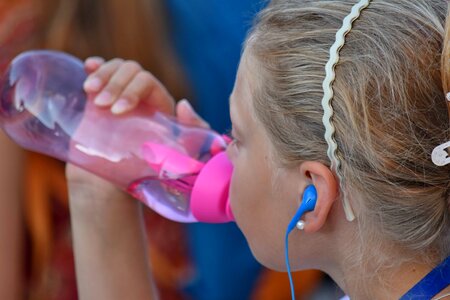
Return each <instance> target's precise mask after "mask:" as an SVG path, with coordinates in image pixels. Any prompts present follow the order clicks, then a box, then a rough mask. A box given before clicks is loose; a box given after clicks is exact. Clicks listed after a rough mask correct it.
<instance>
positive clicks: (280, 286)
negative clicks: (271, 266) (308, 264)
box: [252, 270, 323, 300]
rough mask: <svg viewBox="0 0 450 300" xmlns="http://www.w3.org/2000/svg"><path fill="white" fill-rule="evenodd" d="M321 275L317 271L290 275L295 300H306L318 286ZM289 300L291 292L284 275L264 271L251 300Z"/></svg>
mask: <svg viewBox="0 0 450 300" xmlns="http://www.w3.org/2000/svg"><path fill="white" fill-rule="evenodd" d="M322 278H323V273H322V272H320V271H317V270H308V271H301V272H295V273H292V280H293V282H294V286H295V296H296V299H297V300H302V299H307V297H308V295H310V294H311V293H312V292H313V291H314V290H315V289H316V288H317V286H318V285H319V283H320V281H321V280H322ZM273 299H278V300H290V299H291V290H290V286H289V279H288V275H287V274H286V273H281V272H275V271H271V270H265V271H264V272H263V274H262V275H261V277H260V279H259V282H258V284H257V286H256V290H255V293H254V294H253V297H252V300H273Z"/></svg>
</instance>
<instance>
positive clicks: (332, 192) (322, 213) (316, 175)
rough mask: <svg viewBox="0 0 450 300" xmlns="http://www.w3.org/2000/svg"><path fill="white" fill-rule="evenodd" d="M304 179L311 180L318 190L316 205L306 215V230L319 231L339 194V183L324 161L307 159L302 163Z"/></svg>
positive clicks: (309, 231) (301, 169) (307, 231)
mask: <svg viewBox="0 0 450 300" xmlns="http://www.w3.org/2000/svg"><path fill="white" fill-rule="evenodd" d="M300 171H301V172H302V174H303V176H304V179H305V180H308V181H309V182H311V183H312V184H313V185H314V186H315V188H316V190H317V201H316V207H315V209H314V210H313V211H311V212H307V213H305V215H304V218H303V219H304V221H305V227H304V232H306V233H312V232H317V231H319V230H320V229H321V228H322V227H323V225H324V224H325V222H326V220H327V219H328V216H329V213H330V211H331V207H332V206H333V204H334V201H335V200H336V198H337V196H338V183H337V181H336V178H335V177H334V175H333V173H332V172H331V170H330V169H329V168H328V167H327V166H325V165H324V164H322V163H319V162H315V161H307V162H304V163H302V164H301V166H300Z"/></svg>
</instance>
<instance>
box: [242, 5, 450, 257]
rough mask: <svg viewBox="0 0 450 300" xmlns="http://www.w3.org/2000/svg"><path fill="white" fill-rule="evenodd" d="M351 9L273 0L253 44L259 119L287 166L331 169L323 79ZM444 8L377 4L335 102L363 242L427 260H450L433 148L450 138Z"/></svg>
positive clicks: (357, 37)
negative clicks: (382, 244)
mask: <svg viewBox="0 0 450 300" xmlns="http://www.w3.org/2000/svg"><path fill="white" fill-rule="evenodd" d="M355 2H356V1H355V0H351V1H326V0H324V1H317V0H314V1H308V0H281V1H280V0H278V1H272V3H271V4H270V5H269V6H268V7H267V8H266V9H265V10H264V11H262V12H261V14H260V15H259V18H258V21H257V24H256V25H255V27H254V29H253V31H252V33H251V34H250V37H249V39H248V41H247V47H248V49H249V53H250V56H251V57H252V58H254V60H256V62H257V64H258V66H257V67H258V71H259V72H258V75H257V76H258V78H259V80H258V81H259V82H260V84H258V86H257V87H256V88H255V90H254V91H253V95H254V99H253V100H254V107H255V111H256V115H257V117H258V119H259V120H260V121H261V122H262V123H263V124H264V125H265V128H266V130H267V132H268V134H269V136H270V137H271V140H272V142H273V144H274V146H275V149H276V154H277V158H278V159H279V162H280V163H281V164H283V165H285V166H293V165H296V164H298V163H300V162H302V161H305V160H313V161H320V162H323V163H324V164H327V165H329V160H328V158H327V154H326V152H327V144H326V141H325V139H324V132H325V129H324V126H323V124H322V115H323V109H322V107H321V99H322V96H323V89H322V82H323V80H324V77H325V64H326V62H327V61H328V57H329V49H330V47H331V45H332V44H333V42H334V40H335V34H336V31H337V30H338V29H339V28H340V27H341V25H342V20H343V19H344V18H345V17H346V16H347V15H348V13H349V12H350V10H351V7H352V6H353V5H354V4H355ZM447 11H448V4H447V1H446V0H436V1H428V0H416V1H410V0H374V1H372V3H371V4H370V6H369V8H367V9H365V10H364V11H363V12H362V14H361V17H360V18H359V19H358V20H356V21H355V23H354V26H353V29H352V31H351V32H350V33H349V34H348V36H347V38H346V43H345V45H344V47H343V48H342V50H341V53H340V55H341V60H340V62H339V64H338V65H337V67H336V80H335V82H334V92H335V94H334V98H333V100H332V106H333V108H334V111H335V114H334V116H333V123H334V126H335V127H336V133H335V138H336V141H337V144H338V153H337V154H338V155H339V156H340V158H341V163H342V165H341V168H342V173H343V176H344V178H345V182H344V184H345V187H346V190H348V191H349V193H350V196H351V199H350V201H351V202H352V205H353V206H354V207H357V208H358V209H357V222H358V223H359V226H360V231H361V232H360V235H361V236H363V237H366V238H367V237H370V239H375V240H377V238H378V239H379V240H380V241H386V242H387V243H388V244H389V245H394V246H395V248H396V249H401V250H402V251H403V250H405V252H404V253H405V256H406V257H407V259H417V258H418V257H419V258H421V259H423V260H424V261H427V262H430V263H431V262H433V263H436V261H438V260H440V259H443V258H444V257H446V256H448V255H449V253H450V249H449V247H450V232H449V230H450V212H449V202H450V199H449V197H450V195H449V192H450V176H449V174H450V166H449V165H447V166H444V167H437V166H436V165H434V164H433V163H432V161H431V153H432V150H433V148H434V147H436V146H437V145H439V144H442V143H443V142H445V141H448V140H449V139H450V126H449V123H450V118H449V109H448V107H447V106H446V105H447V102H446V99H445V95H446V93H447V92H449V91H450V57H449V56H450V53H449V51H450V45H449V32H450V29H449V28H448V27H449V26H450V25H449V24H447V25H445V19H446V13H447ZM446 27H447V30H446ZM444 38H445V40H444ZM444 46H445V47H444ZM442 53H443V54H442ZM441 68H442V69H441ZM384 263H385V264H388V263H391V262H387V261H385V262H384Z"/></svg>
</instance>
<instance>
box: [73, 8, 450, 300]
mask: <svg viewBox="0 0 450 300" xmlns="http://www.w3.org/2000/svg"><path fill="white" fill-rule="evenodd" d="M354 5H355V6H354ZM352 7H353V9H352ZM350 11H351V13H350ZM447 14H448V3H447V1H445V0H436V1H427V0H416V1H409V0H395V1H393V0H389V1H388V0H373V1H367V0H366V1H365V0H361V1H353V0H342V1H326V0H323V1H306V0H277V1H275V0H274V1H273V2H272V3H271V4H270V5H269V6H268V7H267V9H265V10H264V11H263V12H262V13H261V14H260V15H259V18H258V21H257V23H256V25H255V27H254V29H253V30H252V32H251V33H250V35H249V37H248V39H247V42H246V45H245V50H244V52H243V55H242V58H241V64H240V67H239V71H238V74H237V79H236V84H235V88H234V91H233V93H232V95H231V97H230V110H231V119H232V122H233V136H234V141H233V142H232V143H231V144H230V145H229V147H228V149H227V151H228V154H229V157H230V159H231V161H232V162H233V165H234V172H233V177H232V181H231V187H230V201H231V206H232V209H233V213H234V215H235V218H236V222H237V224H238V226H239V227H240V229H241V230H242V231H243V233H244V235H245V236H246V238H247V240H248V243H249V245H250V247H251V249H252V252H253V254H254V255H255V257H256V258H257V259H258V260H259V261H260V262H261V263H262V264H264V265H266V266H268V267H270V268H272V269H276V270H281V271H285V270H286V266H285V264H284V236H285V233H286V228H287V227H288V224H289V223H290V221H291V219H292V218H293V216H294V214H295V212H296V211H297V209H298V207H299V205H300V202H301V199H302V195H303V191H304V190H305V188H306V187H307V186H309V185H313V186H314V187H315V189H316V190H317V203H316V205H315V208H314V209H313V210H312V211H309V212H307V213H306V214H304V216H303V217H302V219H301V220H295V221H296V222H297V221H298V223H297V227H298V229H294V231H293V232H292V234H291V235H290V238H289V243H290V244H289V250H290V263H291V267H292V269H294V270H301V269H310V268H316V269H320V270H323V271H325V272H326V273H328V274H329V275H330V276H331V277H332V278H333V279H334V280H335V281H336V283H337V284H338V285H339V286H340V287H341V288H342V289H343V290H344V291H345V292H346V293H347V294H348V295H349V296H350V297H351V298H352V299H398V298H400V297H402V295H404V296H405V299H410V298H413V297H416V298H415V299H431V298H432V297H434V298H433V299H443V298H444V297H448V295H449V294H450V287H448V280H449V277H450V276H449V275H448V274H449V273H448V272H449V271H448V267H449V266H448V265H449V262H448V260H449V259H448V258H447V257H448V255H449V254H450V211H449V201H450V199H449V198H450V195H449V194H450V180H449V179H450V178H449V174H450V172H449V171H450V166H449V164H445V163H446V160H442V159H441V162H440V163H439V162H438V160H437V159H436V158H437V156H435V155H432V153H433V149H437V150H439V151H440V152H439V151H438V152H439V153H441V155H442V153H445V151H446V150H445V149H446V148H445V146H446V145H447V144H446V143H447V141H449V138H450V131H449V103H448V100H446V94H447V93H448V92H450V52H449V51H450V44H449V43H450V40H449V39H450V21H449V22H447V24H445V19H446V16H447ZM344 19H345V21H344V22H343V20H344ZM351 21H354V22H353V23H352V22H351ZM336 32H337V33H336ZM347 33H348V35H347V36H346V34H347ZM344 42H345V43H344ZM330 49H331V50H330ZM334 66H335V68H334ZM86 68H87V69H88V71H89V72H91V73H92V74H91V75H90V77H89V78H88V80H87V81H86V83H85V89H86V91H87V92H88V93H91V94H93V96H94V97H95V95H96V94H99V95H98V96H97V97H96V98H95V100H94V101H95V102H96V103H97V104H98V105H99V106H102V107H108V108H109V107H110V109H111V110H112V112H113V113H116V114H122V113H126V112H127V111H129V110H130V109H132V108H134V107H135V106H136V105H137V103H138V102H139V101H148V103H149V104H150V105H153V106H155V107H157V108H158V109H160V110H161V111H163V112H166V113H173V111H174V106H173V103H174V102H173V99H172V97H171V96H170V95H169V94H168V93H167V92H166V90H165V89H164V87H163V86H162V85H161V84H160V83H159V82H158V81H157V80H156V79H155V78H154V77H153V76H152V75H151V74H150V73H148V72H146V71H143V70H142V69H141V68H140V67H139V66H138V65H136V64H135V63H133V62H126V61H125V62H124V61H122V60H119V59H116V60H112V61H110V62H107V63H103V61H101V60H99V59H89V60H87V61H86ZM334 77H335V80H333V79H334ZM176 115H177V116H178V118H179V120H180V122H185V123H190V124H193V125H199V126H206V125H205V124H204V123H203V122H202V121H201V120H200V119H199V118H198V117H197V116H196V115H195V113H194V112H193V111H192V110H191V109H190V107H189V106H188V105H187V103H186V102H181V103H180V104H179V105H178V106H177V107H176ZM324 115H325V117H324ZM324 136H325V138H324ZM439 145H441V146H440V147H439ZM329 148H330V149H331V150H328V149H329ZM333 149H334V150H333ZM442 151H444V152H442ZM435 153H436V152H435ZM327 154H328V155H327ZM445 156H446V153H445V154H444V155H443V157H445ZM67 176H68V180H69V184H70V206H71V215H72V223H73V231H74V242H75V253H76V268H77V278H78V286H79V292H80V297H81V298H82V299H124V298H127V299H152V297H155V295H156V293H155V291H154V289H153V288H152V285H151V284H150V283H149V282H151V273H150V271H149V270H148V269H147V268H146V266H147V264H146V261H145V257H146V255H145V251H146V250H145V247H144V245H145V237H144V235H143V231H142V225H141V220H140V210H139V205H138V204H137V202H136V201H131V200H127V199H126V198H125V196H124V195H123V194H121V193H120V192H118V191H116V190H115V189H114V187H112V186H110V185H109V184H108V183H106V182H104V181H102V180H100V179H97V178H94V177H93V176H91V175H89V174H87V173H85V172H83V171H81V170H79V169H76V168H75V167H73V166H69V167H68V168H67ZM149 234H151V232H150V233H149ZM435 273H437V275H438V276H437V277H434V278H433V279H432V280H431V284H429V285H426V282H425V283H424V282H421V279H422V278H424V277H427V276H428V277H427V278H429V276H433V275H435ZM424 284H425V285H424ZM418 290H420V291H419V292H418ZM408 297H409V298H408Z"/></svg>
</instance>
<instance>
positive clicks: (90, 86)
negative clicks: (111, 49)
mask: <svg viewBox="0 0 450 300" xmlns="http://www.w3.org/2000/svg"><path fill="white" fill-rule="evenodd" d="M122 63H123V59H120V58H114V59H112V60H110V61H108V62H106V63H104V64H102V65H101V66H100V67H99V68H98V69H97V71H95V72H93V73H91V74H90V75H89V76H88V78H87V79H86V81H85V82H84V85H83V87H84V90H85V92H86V93H97V92H100V91H101V89H102V88H103V86H104V85H105V84H106V83H107V82H108V81H109V79H110V78H111V76H112V75H113V74H114V72H115V71H116V70H117V69H118V68H119V67H120V65H121V64H122Z"/></svg>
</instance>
